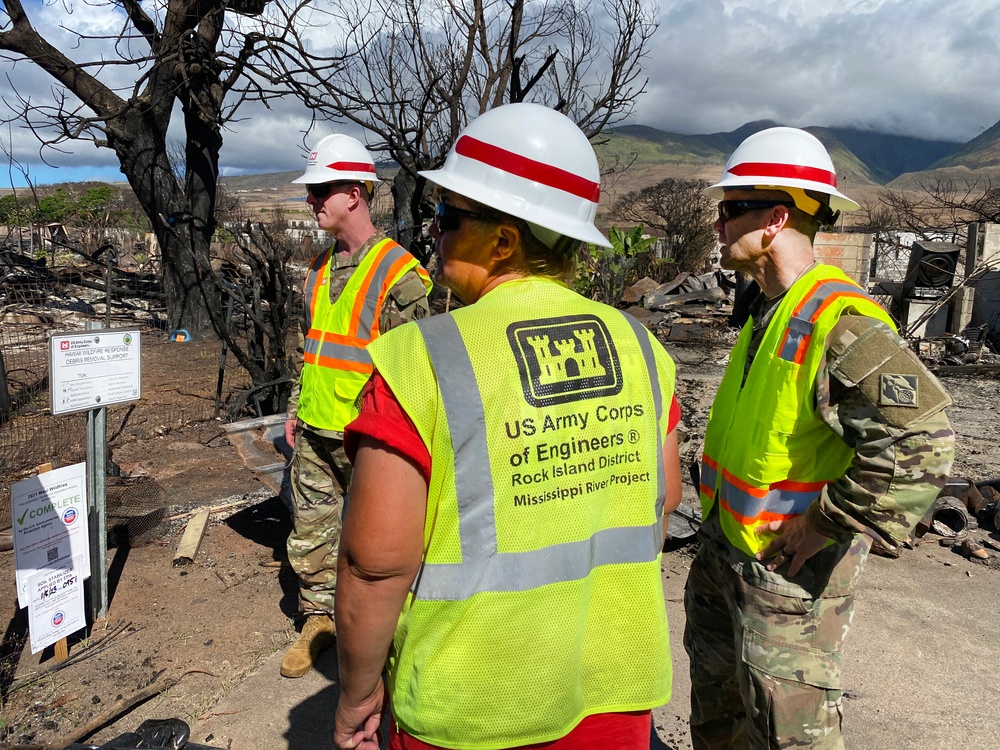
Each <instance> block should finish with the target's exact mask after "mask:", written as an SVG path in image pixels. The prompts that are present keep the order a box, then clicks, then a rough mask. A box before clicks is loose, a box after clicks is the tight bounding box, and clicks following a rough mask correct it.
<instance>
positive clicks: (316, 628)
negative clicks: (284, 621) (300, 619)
mask: <svg viewBox="0 0 1000 750" xmlns="http://www.w3.org/2000/svg"><path fill="white" fill-rule="evenodd" d="M336 636H337V628H336V626H335V625H334V624H333V618H332V617H330V616H329V615H310V616H309V617H307V618H306V621H305V623H304V624H303V625H302V632H301V633H300V634H299V637H298V639H297V640H296V641H295V643H293V644H292V647H291V648H289V649H288V651H286V652H285V658H283V659H282V660H281V675H282V677H301V676H302V675H304V674H307V673H308V672H309V670H310V669H312V668H313V662H314V661H315V660H316V657H318V656H319V655H320V652H321V651H323V650H324V649H326V648H328V647H329V646H332V645H333V642H334V638H336Z"/></svg>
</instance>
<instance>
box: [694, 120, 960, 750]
mask: <svg viewBox="0 0 1000 750" xmlns="http://www.w3.org/2000/svg"><path fill="white" fill-rule="evenodd" d="M708 194H709V195H710V196H711V197H714V198H718V199H719V206H718V208H719V218H718V220H717V221H716V222H715V230H716V232H717V233H718V235H719V241H720V243H721V245H722V248H721V252H722V261H721V263H722V267H723V268H727V269H732V270H736V271H740V272H742V273H744V274H747V275H749V276H750V277H751V278H752V279H753V280H754V281H756V282H757V285H758V286H759V292H758V294H757V297H756V299H754V301H753V302H752V303H751V304H750V307H749V309H750V317H749V320H747V321H746V324H745V325H744V326H743V329H742V330H741V332H740V336H739V339H738V340H737V343H736V346H735V348H734V349H733V352H732V354H731V356H730V359H729V364H728V366H727V368H726V372H725V375H724V376H723V379H722V383H721V384H720V386H719V391H718V393H717V395H716V397H715V401H714V403H713V404H712V411H711V414H710V417H709V422H708V427H707V428H706V434H705V448H704V456H703V458H702V462H701V477H700V484H701V486H700V494H701V504H702V511H703V518H704V522H703V524H702V526H701V528H700V529H699V533H698V538H699V541H700V543H701V545H700V548H699V550H698V553H697V555H696V557H695V560H694V562H693V563H692V565H691V571H690V574H689V577H688V581H687V587H686V590H685V603H684V604H685V612H686V614H687V623H686V627H685V633H684V645H685V648H686V649H687V652H688V655H689V657H690V664H691V666H690V668H691V737H692V743H693V745H694V747H695V748H696V750H702V749H705V748H735V747H744V748H790V747H812V748H842V747H843V739H842V736H841V711H842V704H841V698H842V686H841V661H842V647H843V643H844V639H845V637H846V635H847V631H848V630H849V628H850V625H851V621H852V617H853V607H854V598H853V591H854V586H855V584H856V581H857V578H858V576H859V574H860V573H861V569H862V566H863V565H864V562H865V559H866V557H867V554H868V551H869V548H870V546H871V544H872V541H873V540H878V542H879V543H880V544H881V545H882V546H884V547H886V548H889V549H891V550H897V549H900V548H901V546H902V544H903V542H904V541H905V540H906V539H907V537H908V535H909V534H910V530H911V529H912V527H913V525H914V524H915V523H916V522H917V521H918V520H919V519H920V518H921V517H922V516H923V515H924V513H925V511H926V510H927V509H928V508H929V507H930V505H931V503H932V502H933V501H934V499H935V497H936V495H937V493H938V491H939V490H940V489H941V487H942V486H943V485H944V482H945V479H946V478H947V476H948V471H949V469H950V466H951V462H952V458H953V455H954V434H953V432H952V429H951V426H950V424H949V422H948V418H947V417H946V416H945V413H944V408H945V407H946V406H947V405H948V404H949V403H951V400H950V398H949V397H948V394H947V393H946V392H945V391H944V389H943V388H942V386H941V384H940V383H939V382H938V381H937V380H936V379H935V378H934V376H933V375H931V374H930V373H929V372H928V371H927V370H926V368H925V367H924V366H923V365H922V364H921V362H920V361H919V360H918V359H917V357H916V356H915V355H914V354H913V353H912V352H911V351H910V350H909V349H908V348H907V345H906V343H905V342H904V341H903V340H902V339H901V338H900V337H899V336H898V335H897V333H896V327H895V324H894V323H893V321H892V319H891V318H890V317H889V315H888V314H886V313H885V311H884V310H882V308H881V307H879V306H878V305H877V304H876V303H875V302H874V301H873V300H872V299H871V298H870V297H869V296H868V294H867V293H866V292H865V290H863V289H862V288H861V287H859V286H858V285H857V284H856V283H855V282H854V281H853V280H851V279H849V278H848V277H847V276H846V275H845V274H844V273H843V272H842V271H841V270H840V269H838V268H835V267H832V266H829V265H825V264H823V263H818V262H817V261H816V258H815V254H814V251H813V241H814V237H815V234H816V232H817V230H818V229H819V228H820V226H821V225H831V224H833V223H834V222H835V221H836V218H837V213H838V212H839V211H846V210H853V209H855V208H857V204H856V203H854V201H852V200H850V199H849V198H848V197H847V196H845V195H843V194H842V193H840V192H839V191H838V190H837V181H836V173H835V171H834V167H833V163H832V161H831V160H830V157H829V154H828V153H827V151H826V149H825V148H824V147H823V145H822V144H821V143H820V142H819V141H818V140H817V139H816V138H814V137H813V136H812V135H810V134H809V133H806V132H805V131H802V130H797V129H794V128H770V129H767V130H763V131H760V132H758V133H755V134H754V135H751V136H750V137H749V138H747V139H746V140H745V141H744V142H743V143H742V144H741V145H740V146H739V147H738V148H737V149H736V151H735V152H734V153H733V155H732V156H731V157H730V159H729V161H728V163H727V164H726V171H725V173H724V175H723V178H722V180H721V181H720V182H718V183H717V184H715V185H713V186H712V187H711V188H709V189H708Z"/></svg>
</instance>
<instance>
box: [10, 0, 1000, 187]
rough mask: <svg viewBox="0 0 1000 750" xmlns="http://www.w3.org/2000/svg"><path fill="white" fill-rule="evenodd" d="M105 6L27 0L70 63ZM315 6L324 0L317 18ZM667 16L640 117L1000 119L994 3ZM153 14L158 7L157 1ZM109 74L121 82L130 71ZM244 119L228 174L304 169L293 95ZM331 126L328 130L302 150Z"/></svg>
mask: <svg viewBox="0 0 1000 750" xmlns="http://www.w3.org/2000/svg"><path fill="white" fill-rule="evenodd" d="M98 2H99V0H90V1H89V2H88V0H55V2H42V3H38V2H31V3H29V5H28V12H29V13H30V14H31V15H32V18H33V20H34V21H35V22H36V23H37V24H38V26H39V28H40V29H41V30H43V33H45V34H46V36H47V38H49V39H50V41H52V42H53V44H56V45H57V46H58V47H59V48H60V49H62V50H64V51H65V52H66V54H68V55H70V56H71V57H72V58H74V59H77V60H82V59H94V57H95V55H94V54H93V53H94V50H95V49H97V50H98V51H99V53H102V54H104V55H107V56H110V55H112V54H113V50H112V48H111V47H110V46H109V43H108V42H107V41H104V42H100V43H97V42H81V46H80V47H79V48H77V46H76V42H75V41H74V38H73V37H72V36H69V35H67V34H66V32H65V31H62V30H60V28H59V24H62V23H66V16H65V8H66V7H71V8H72V10H73V21H74V23H76V24H77V25H78V26H79V25H80V24H82V28H83V29H84V30H86V32H87V33H88V34H92V35H102V34H108V33H112V34H113V33H116V32H117V31H118V29H120V28H121V25H122V17H121V11H120V10H117V9H115V7H114V6H112V5H105V4H97V3H98ZM64 4H65V5H64ZM70 4H71V5H70ZM319 7H320V6H319V3H318V2H317V3H316V5H315V6H314V8H315V9H314V12H316V13H320V9H319ZM659 7H660V10H659V14H660V15H659V20H660V27H659V30H658V31H657V33H656V35H655V37H654V38H653V40H652V43H651V45H650V54H649V57H648V58H647V60H646V62H645V70H646V73H647V74H648V76H649V78H650V83H649V89H648V93H647V94H646V95H645V96H644V97H643V98H641V99H640V100H639V102H638V105H637V107H636V112H635V115H634V116H633V122H638V123H642V124H646V125H650V126H653V127H658V128H662V129H665V130H671V131H675V132H683V133H709V132H719V131H730V130H734V129H736V128H738V127H739V126H740V125H742V124H744V123H746V122H748V121H751V120H759V119H772V120H776V121H779V122H782V123H784V124H787V125H796V126H807V125H827V126H855V127H863V128H869V129H874V130H881V131H887V132H894V133H900V134H904V135H911V136H918V137H925V138H936V139H946V140H954V141H967V140H969V139H971V138H973V137H975V136H976V135H978V134H979V133H980V132H982V130H984V129H986V128H988V127H990V126H991V125H993V124H994V123H995V122H997V121H998V120H1000V88H998V87H996V86H995V83H994V81H995V70H996V67H997V64H998V62H1000V7H998V6H996V5H995V3H994V2H992V1H988V0H952V2H949V3H942V2H940V0H837V1H836V2H819V1H817V0H660V6H659ZM148 8H149V9H150V12H153V11H154V8H155V5H152V4H149V5H148ZM3 19H4V16H3V14H2V12H0V23H2V21H3ZM369 20H370V19H369ZM342 34H343V28H342V25H339V26H338V24H337V23H331V24H329V25H327V26H326V27H324V28H322V29H315V30H314V31H313V38H314V41H315V43H316V45H317V47H319V46H321V45H322V46H324V47H326V48H327V49H329V48H330V47H332V46H336V44H337V43H338V42H340V41H342V38H343V37H342ZM0 72H2V73H5V74H7V75H9V76H11V80H12V82H13V86H14V87H15V88H16V89H17V90H18V91H21V92H24V93H30V95H31V96H32V98H33V100H34V101H52V90H53V83H52V81H51V80H50V79H49V78H48V77H47V76H46V75H45V74H43V73H41V72H40V71H38V70H37V69H36V68H34V67H33V66H32V65H30V64H25V63H23V62H22V63H20V64H18V65H17V66H12V65H11V64H10V63H4V62H0ZM108 73H113V74H115V75H117V76H119V78H118V81H117V82H118V83H123V82H126V78H127V76H126V71H125V69H114V70H108V71H105V74H108ZM131 80H133V79H131V78H129V79H128V80H127V83H130V82H131ZM3 83H5V82H4V81H3V79H0V84H3ZM127 83H126V85H127ZM10 88H11V86H10V85H0V95H3V96H6V97H9V96H10V90H9V89H10ZM4 89H6V90H4ZM244 115H245V116H246V117H247V118H248V119H245V120H244V121H242V122H237V123H234V124H233V125H232V127H231V129H230V130H229V131H227V132H226V133H225V134H224V135H225V145H224V147H223V151H222V164H221V167H222V169H223V172H224V173H230V174H232V173H240V172H243V173H245V172H262V171H283V170H291V169H298V168H299V167H300V166H301V163H302V161H303V159H304V153H305V152H304V150H303V149H302V148H301V143H302V133H303V131H304V130H305V129H306V128H307V127H308V125H309V116H308V113H307V112H306V111H305V110H304V109H303V108H302V107H301V105H299V104H298V103H297V102H295V101H292V100H286V101H282V102H275V103H273V105H272V109H270V110H268V109H265V108H263V107H257V108H254V109H250V110H247V111H246V112H244ZM336 129H337V126H330V127H327V128H325V129H323V128H321V129H320V130H319V131H316V132H314V133H313V134H311V135H310V136H309V138H308V141H309V142H314V141H315V140H317V139H318V138H319V137H321V136H322V135H324V134H326V133H327V132H332V131H333V130H336ZM348 132H350V131H348ZM352 134H355V135H357V133H356V132H354V133H352ZM0 139H2V140H4V141H8V140H13V142H14V145H15V148H16V150H17V153H18V156H19V158H22V159H26V160H28V161H30V162H32V163H35V162H36V161H37V151H38V148H37V144H36V143H35V142H34V141H33V140H32V139H31V136H30V133H28V132H27V131H24V130H15V131H14V133H13V135H12V136H11V137H8V135H7V133H6V132H0ZM68 148H70V149H72V151H73V152H74V153H73V154H72V155H66V156H64V155H60V154H50V159H51V160H52V161H54V162H56V163H59V164H64V165H67V166H74V167H79V166H83V165H84V164H87V163H94V164H99V165H104V166H107V165H113V164H114V163H115V160H114V155H113V154H112V153H111V152H109V151H107V150H104V151H102V152H99V153H98V154H95V149H94V148H93V147H91V146H88V145H87V144H82V143H81V144H74V145H71V146H69V147H68ZM3 182H6V179H0V184H2V183H3Z"/></svg>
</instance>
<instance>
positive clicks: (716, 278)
mask: <svg viewBox="0 0 1000 750" xmlns="http://www.w3.org/2000/svg"><path fill="white" fill-rule="evenodd" d="M735 288H736V283H735V280H734V278H733V276H732V274H727V272H724V271H715V272H712V273H707V274H702V275H694V274H691V273H688V272H686V271H685V272H683V273H680V274H679V275H678V276H677V277H675V278H674V279H672V280H671V281H668V282H666V283H664V284H657V283H656V282H655V281H653V280H652V279H650V278H649V277H644V278H642V279H639V281H637V282H636V283H635V284H633V285H632V286H630V287H629V288H628V289H626V290H625V292H624V293H623V294H622V302H624V303H625V304H627V305H630V307H628V308H627V309H626V312H628V313H629V314H630V315H632V316H633V317H635V318H637V319H638V320H640V321H641V322H642V323H644V324H645V325H646V327H647V328H649V329H650V330H651V331H653V332H654V333H655V334H656V336H657V338H658V339H660V340H661V341H675V342H681V341H687V342H700V343H722V344H726V343H728V344H731V343H732V342H733V341H734V340H735V336H734V332H733V331H732V326H731V323H730V317H731V316H732V313H733V303H732V299H731V295H732V292H733V290H734V289H735Z"/></svg>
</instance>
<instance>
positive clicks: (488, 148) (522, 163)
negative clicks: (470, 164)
mask: <svg viewBox="0 0 1000 750" xmlns="http://www.w3.org/2000/svg"><path fill="white" fill-rule="evenodd" d="M455 153H456V154H458V155H460V156H464V157H466V158H468V159H474V160H476V161H481V162H482V163H483V164H487V165H489V166H491V167H496V168H497V169H501V170H503V171H504V172H507V173H509V174H512V175H516V176H517V177H523V178H524V179H526V180H531V181H533V182H540V183H542V184H543V185H547V186H548V187H550V188H555V189H556V190H562V191H564V192H567V193H570V194H571V195H575V196H577V197H579V198H583V199H584V200H588V201H591V202H593V203H597V201H598V200H599V199H600V197H601V186H600V184H598V183H596V182H591V181H590V180H588V179H586V178H585V177H580V175H575V174H573V173H572V172H567V171H566V170H565V169H559V167H553V166H552V165H551V164H543V163H542V162H540V161H535V160H534V159H529V158H528V157H526V156H521V155H520V154H515V153H514V152H513V151H508V150H507V149H504V148H500V147H499V146H493V145H491V144H489V143H485V142H483V141H479V140H476V139H475V138H471V137H470V136H467V135H463V136H462V137H461V138H459V139H458V143H456V144H455Z"/></svg>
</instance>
